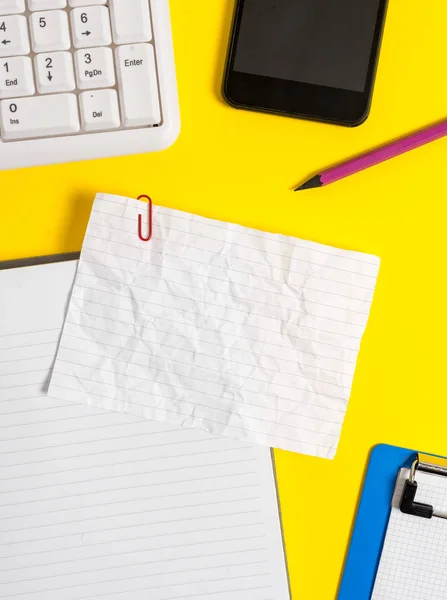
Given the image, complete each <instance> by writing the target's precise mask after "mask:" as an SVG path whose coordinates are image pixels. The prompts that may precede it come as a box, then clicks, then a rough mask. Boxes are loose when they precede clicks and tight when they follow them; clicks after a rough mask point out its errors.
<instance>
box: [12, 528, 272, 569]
mask: <svg viewBox="0 0 447 600" xmlns="http://www.w3.org/2000/svg"><path fill="white" fill-rule="evenodd" d="M260 524H261V523H253V525H260ZM235 527H238V526H237V525H235ZM203 531H211V530H207V529H205V530H203ZM187 533H189V532H187ZM191 533H195V531H192V532H191ZM139 539H147V537H145V538H132V541H133V540H139ZM110 543H116V542H104V543H99V544H95V546H102V545H105V544H110ZM78 548H79V547H78V546H70V547H69V548H60V549H58V550H62V551H64V550H76V549H78ZM266 550H267V548H249V549H247V550H232V551H231V552H216V553H215V554H199V555H191V556H188V557H185V558H165V559H162V560H154V561H153V563H151V564H157V563H159V562H163V563H165V562H174V561H182V560H188V559H190V558H191V559H196V558H209V557H214V556H227V555H232V554H241V553H249V552H265V551H266ZM145 551H146V550H134V551H131V552H119V553H116V554H115V553H112V554H105V555H101V556H95V557H93V558H103V557H104V558H105V557H108V556H120V555H126V554H133V553H137V552H138V553H140V552H145ZM49 552H54V550H43V552H42V554H47V553H49ZM35 554H36V553H35V552H33V553H30V554H20V555H18V556H34V555H35ZM11 558H16V556H12V557H11ZM77 560H78V559H74V560H73V562H77ZM79 560H83V559H82V558H81V559H79ZM66 562H71V561H70V560H69V561H61V562H56V563H47V564H44V565H36V566H39V567H40V566H44V567H47V566H51V565H58V564H64V563H66ZM238 564H240V563H238ZM224 566H225V565H224ZM19 568H21V567H19ZM5 570H7V569H5ZM11 570H15V569H11Z"/></svg>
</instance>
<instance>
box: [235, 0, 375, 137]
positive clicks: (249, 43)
mask: <svg viewBox="0 0 447 600" xmlns="http://www.w3.org/2000/svg"><path fill="white" fill-rule="evenodd" d="M386 6H387V0H237V4H236V12H235V18H234V23H233V32H232V36H231V42H230V50H229V56H228V63H227V69H226V74H225V80H224V86H223V87H224V89H223V92H224V97H225V98H226V100H227V102H228V103H229V104H231V105H232V106H235V107H237V108H246V109H251V110H258V111H263V112H273V113H279V114H283V115H289V116H293V117H300V118H304V119H313V120H317V121H324V122H328V123H336V124H339V125H347V126H351V127H352V126H355V125H359V124H360V123H362V122H363V121H364V120H365V119H366V118H367V116H368V113H369V106H370V103H371V95H372V90H373V86H374V77H375V72H376V67H377V61H378V56H379V50H380V44H381V39H382V31H383V26H384V22H385V14H386Z"/></svg>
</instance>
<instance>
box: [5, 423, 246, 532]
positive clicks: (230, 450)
mask: <svg viewBox="0 0 447 600" xmlns="http://www.w3.org/2000/svg"><path fill="white" fill-rule="evenodd" d="M53 422H54V421H53ZM138 450H139V451H141V450H142V448H138ZM115 452H116V451H115ZM224 452H237V450H235V449H234V448H224V449H220V448H219V449H217V450H208V451H207V452H206V453H204V452H191V453H188V457H190V456H202V457H205V456H208V455H210V454H216V453H219V454H222V453H224ZM95 456H96V455H95ZM184 456H185V455H184V454H173V455H168V456H152V457H151V458H138V459H132V464H136V463H143V462H144V463H147V462H152V461H154V460H155V461H157V460H159V461H167V460H170V459H174V458H183V457H184ZM53 460H61V459H53ZM63 460H67V458H66V457H64V459H63ZM41 462H47V461H41ZM238 462H239V460H236V461H232V460H231V459H227V461H226V462H225V464H233V463H238ZM25 464H35V462H34V463H25ZM127 464H128V460H124V461H121V462H119V461H114V462H113V463H106V464H101V465H100V466H101V468H106V467H118V466H120V465H127ZM203 466H208V465H203ZM12 467H13V468H16V467H17V465H13V466H12ZM2 468H8V467H4V466H3V465H0V469H2ZM9 468H11V466H10V467H9ZM96 468H97V466H96V465H92V466H89V467H75V468H70V473H74V472H76V471H88V470H89V469H96ZM66 472H67V470H66V469H62V470H60V471H48V472H46V473H33V474H32V475H17V476H15V477H9V476H8V477H0V481H12V480H14V479H29V478H30V477H41V476H42V475H59V474H61V473H66ZM1 520H2V519H1V517H0V521H1Z"/></svg>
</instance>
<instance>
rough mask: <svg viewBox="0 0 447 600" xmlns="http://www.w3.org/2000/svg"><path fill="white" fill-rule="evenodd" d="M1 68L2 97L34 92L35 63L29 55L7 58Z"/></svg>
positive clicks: (0, 92)
mask: <svg viewBox="0 0 447 600" xmlns="http://www.w3.org/2000/svg"><path fill="white" fill-rule="evenodd" d="M0 69H1V73H0V98H14V97H16V96H32V95H33V94H34V92H35V89H34V79H33V65H32V62H31V59H30V58H29V57H28V56H14V57H11V58H7V59H6V60H5V61H2V64H1V66H0Z"/></svg>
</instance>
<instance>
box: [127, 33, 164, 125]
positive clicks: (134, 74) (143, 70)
mask: <svg viewBox="0 0 447 600" xmlns="http://www.w3.org/2000/svg"><path fill="white" fill-rule="evenodd" d="M116 66H117V72H118V85H119V93H120V100H121V112H122V120H123V125H124V127H141V126H144V125H158V124H159V123H160V121H161V112H160V101H159V95H158V84H157V72H156V69H155V57H154V48H153V46H152V44H131V45H126V46H119V47H118V48H117V49H116Z"/></svg>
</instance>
